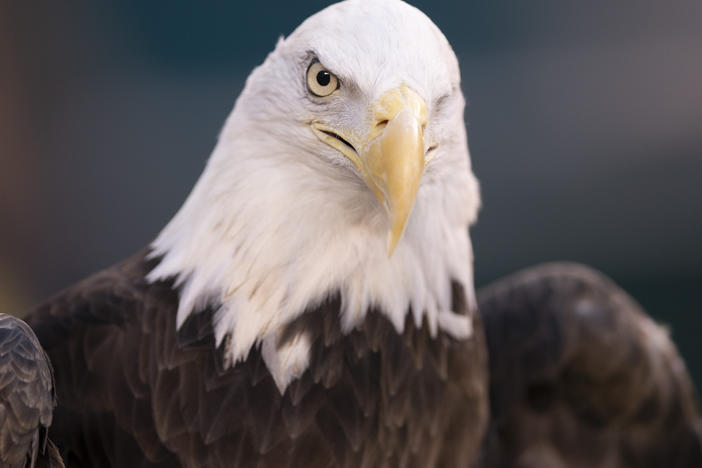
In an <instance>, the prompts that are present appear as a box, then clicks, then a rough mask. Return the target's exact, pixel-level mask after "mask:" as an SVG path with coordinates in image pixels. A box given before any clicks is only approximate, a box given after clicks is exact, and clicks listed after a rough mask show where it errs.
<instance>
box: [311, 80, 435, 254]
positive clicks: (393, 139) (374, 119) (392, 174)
mask: <svg viewBox="0 0 702 468" xmlns="http://www.w3.org/2000/svg"><path fill="white" fill-rule="evenodd" d="M426 121H427V111H426V105H425V104H424V101H423V100H422V98H421V97H419V95H418V94H417V93H415V92H414V91H412V90H411V89H409V88H408V87H406V86H400V87H399V88H395V89H392V90H390V91H388V92H387V93H386V94H385V95H383V96H382V97H381V98H380V99H379V100H378V101H377V102H376V103H374V104H373V106H372V107H371V123H370V128H368V129H367V130H365V131H364V132H362V133H363V134H361V135H358V134H355V133H354V132H343V133H342V132H340V131H339V130H338V129H334V128H331V127H328V126H326V125H324V124H321V123H319V122H312V124H311V125H312V129H313V131H314V133H315V134H316V135H317V137H318V138H319V139H320V140H322V141H323V142H325V143H327V144H328V145H330V146H332V147H333V148H335V149H337V150H338V151H340V152H341V153H342V154H343V155H344V156H346V157H347V158H348V159H349V160H350V161H351V162H352V163H353V164H354V165H355V166H356V167H357V168H358V170H359V172H360V173H361V175H362V177H363V180H364V181H365V183H366V185H368V188H370V189H371V191H372V192H373V193H374V194H375V197H376V198H377V199H378V202H379V203H380V204H381V206H383V208H384V209H385V211H386V213H387V214H388V217H389V219H390V232H389V236H388V257H390V256H392V253H393V252H394V250H395V247H397V243H398V242H399V241H400V238H401V237H402V233H403V232H404V231H405V226H406V225H407V221H408V219H409V216H410V213H411V212H412V207H413V206H414V200H415V198H416V197H417V190H418V189H419V181H420V179H421V178H422V174H423V172H424V164H425V160H424V127H425V126H426ZM356 148H358V150H356Z"/></svg>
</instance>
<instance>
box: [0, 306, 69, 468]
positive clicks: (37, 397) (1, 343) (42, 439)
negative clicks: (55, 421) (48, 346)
mask: <svg viewBox="0 0 702 468" xmlns="http://www.w3.org/2000/svg"><path fill="white" fill-rule="evenodd" d="M53 381H54V378H53V371H52V369H51V363H50V362H49V359H48V357H47V356H46V354H45V353H44V350H43V349H42V347H41V345H40V344H39V340H37V337H36V335H35V334H34V332H33V331H32V329H31V328H30V327H29V326H28V325H27V324H26V323H24V322H23V321H22V320H20V319H18V318H16V317H13V316H11V315H6V314H0V465H2V466H7V467H25V466H27V467H32V468H34V467H42V466H46V467H63V463H62V462H61V459H60V457H59V455H58V452H57V450H56V448H55V447H54V445H53V444H52V443H51V442H50V441H49V440H48V429H49V426H51V420H52V413H53V410H54V406H55V405H56V397H55V393H54V383H53Z"/></svg>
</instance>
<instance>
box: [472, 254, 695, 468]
mask: <svg viewBox="0 0 702 468" xmlns="http://www.w3.org/2000/svg"><path fill="white" fill-rule="evenodd" d="M478 298H479V304H480V309H481V313H482V315H483V320H484V323H485V333H486V336H487V344H488V350H489V356H490V359H489V361H490V373H491V381H490V398H491V413H492V415H491V426H490V431H489V436H488V441H487V447H486V453H485V455H484V463H483V466H485V467H520V468H532V467H533V468H536V467H539V468H559V467H574V468H579V467H582V468H586V467H601V468H610V467H611V468H615V467H616V468H660V467H667V468H693V467H699V466H702V418H700V414H699V411H698V407H697V402H696V395H695V391H694V388H693V386H692V383H691V380H690V377H689V375H688V373H687V371H686V369H685V365H684V363H683V361H682V359H681V358H680V356H679V355H678V353H677V350H676V349H675V346H674V345H673V343H672V341H671V340H670V338H669V336H668V334H667V332H666V330H665V329H664V328H662V327H660V326H659V325H657V324H656V323H654V322H653V320H651V319H650V318H649V317H648V316H646V315H645V313H644V312H643V311H642V310H641V309H640V308H639V306H638V305H637V304H636V303H635V302H634V301H633V300H632V299H631V298H630V297H628V296H627V295H626V293H624V292H623V291H622V290H621V289H619V288H618V287H617V286H616V285H615V284H613V283H612V282H611V281H610V280H608V279H607V278H605V277H604V276H602V275H601V274H599V273H597V272H595V271H593V270H591V269H588V268H586V267H583V266H579V265H572V264H551V265H545V266H541V267H535V268H531V269H529V270H526V271H524V272H522V273H518V274H516V275H514V276H511V277H508V278H505V279H503V280H501V281H499V282H497V283H496V284H494V285H491V286H489V287H487V288H486V289H484V290H481V291H479V294H478Z"/></svg>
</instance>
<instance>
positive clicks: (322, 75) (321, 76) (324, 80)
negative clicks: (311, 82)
mask: <svg viewBox="0 0 702 468" xmlns="http://www.w3.org/2000/svg"><path fill="white" fill-rule="evenodd" d="M330 81H331V73H329V72H328V71H326V70H322V71H320V72H319V73H317V83H319V85H320V86H327V85H328V84H329V82H330Z"/></svg>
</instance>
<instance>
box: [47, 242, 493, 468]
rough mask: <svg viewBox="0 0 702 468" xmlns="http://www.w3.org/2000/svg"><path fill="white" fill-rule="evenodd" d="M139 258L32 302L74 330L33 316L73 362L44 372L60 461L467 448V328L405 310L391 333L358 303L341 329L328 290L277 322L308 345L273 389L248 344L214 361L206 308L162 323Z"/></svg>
mask: <svg viewBox="0 0 702 468" xmlns="http://www.w3.org/2000/svg"><path fill="white" fill-rule="evenodd" d="M148 269H149V262H146V261H144V260H143V257H142V256H139V257H137V258H136V259H134V260H132V261H131V262H126V263H124V264H122V265H120V266H118V267H116V268H115V269H113V270H107V271H106V272H103V273H101V274H99V275H97V276H95V277H94V278H93V279H91V280H89V281H88V282H84V283H82V284H80V285H78V286H77V287H76V288H74V290H69V291H68V292H66V293H64V296H65V297H64V300H63V301H61V300H56V299H55V300H54V301H52V302H51V303H49V304H52V307H50V308H48V309H45V310H43V311H42V313H41V314H37V315H44V314H61V315H64V316H65V317H66V319H67V321H64V322H63V323H64V324H65V325H66V329H65V331H66V332H68V330H70V333H72V334H75V333H79V334H81V335H82V339H73V340H70V341H69V342H68V343H67V342H66V341H62V340H54V341H55V342H57V343H62V344H60V345H57V346H56V347H53V348H52V347H51V345H50V343H51V341H52V340H51V337H49V336H46V335H48V334H51V333H54V334H55V333H60V331H57V330H56V328H55V327H54V329H53V330H48V329H43V328H42V327H41V323H39V322H38V321H37V320H36V317H37V315H35V321H36V322H37V323H35V328H36V329H37V330H38V333H39V334H40V335H41V334H44V336H43V337H41V339H42V342H44V343H48V345H47V351H48V352H49V353H50V354H51V355H52V359H61V360H66V359H69V360H71V362H72V363H73V365H72V369H73V373H74V375H70V374H66V373H64V374H63V375H57V387H58V390H59V395H60V397H61V398H62V405H60V406H59V408H58V410H57V411H59V412H63V413H64V414H63V417H57V420H58V421H60V423H58V425H57V426H56V427H55V432H56V435H55V437H56V439H58V441H59V442H60V443H63V444H62V445H64V446H68V447H73V448H74V449H73V451H74V452H75V453H73V455H72V456H73V457H74V460H70V459H69V464H71V466H74V465H77V466H81V464H82V465H84V466H98V464H104V465H105V466H107V465H109V466H128V465H127V464H129V465H130V466H177V465H179V464H182V465H184V466H192V467H204V466H207V467H217V466H228V467H232V466H234V467H237V466H238V467H253V466H259V467H268V466H270V467H291V468H292V467H299V466H306V467H329V466H339V467H362V466H366V467H383V466H387V467H400V466H407V467H413V466H422V467H430V466H457V465H458V464H461V463H468V460H470V458H471V457H473V456H474V455H475V453H476V451H477V446H476V445H477V443H478V441H479V440H480V437H479V434H481V433H482V431H483V429H484V426H485V424H486V420H487V407H486V393H487V388H486V384H485V382H486V379H484V378H477V376H478V375H480V376H481V377H482V376H483V375H484V373H485V372H486V371H485V365H486V362H485V360H486V358H485V354H484V344H483V337H482V332H481V331H479V332H476V335H475V338H473V339H471V340H467V341H455V340H453V339H452V338H450V337H448V336H446V335H443V334H439V335H438V336H437V337H432V336H431V335H430V334H429V332H428V330H427V327H426V326H424V327H421V328H417V327H416V326H415V325H414V323H413V321H412V320H411V319H408V320H407V323H406V327H405V330H404V332H403V333H402V334H398V333H397V331H396V330H395V328H394V326H393V325H392V324H391V323H390V322H389V321H388V320H387V319H386V318H385V317H384V316H383V315H382V314H380V313H378V312H376V311H370V312H369V313H368V315H367V318H366V320H365V321H364V323H363V325H362V326H361V327H359V328H357V329H355V330H353V331H352V332H351V333H348V334H343V333H342V332H341V327H340V323H339V307H340V303H339V302H340V301H339V300H338V299H336V298H332V299H330V300H328V301H327V302H325V303H323V304H322V305H320V306H319V307H317V308H315V309H313V310H309V311H307V312H306V313H305V314H303V315H302V316H300V317H299V318H298V319H296V320H295V321H294V322H292V323H290V324H289V325H288V326H287V328H286V330H285V331H284V333H283V334H282V337H281V344H284V342H285V340H287V339H292V338H293V337H295V336H296V335H297V334H298V333H300V332H301V331H303V330H304V331H305V333H307V334H309V336H310V338H311V339H310V342H311V343H312V346H311V356H310V365H309V368H308V369H307V371H305V373H304V374H303V375H302V377H300V378H299V379H297V380H295V381H294V382H293V383H291V384H290V386H289V387H288V388H287V389H286V391H285V392H284V394H283V395H281V394H280V392H279V391H278V389H277V387H276V385H275V383H274V381H273V378H272V377H271V375H270V373H269V371H268V368H267V367H266V365H265V363H264V361H263V358H262V356H261V353H260V351H259V349H258V348H256V349H254V350H252V352H251V353H250V354H249V356H248V358H247V359H246V360H245V361H244V362H240V363H238V364H237V365H235V366H233V367H229V368H227V367H226V366H225V365H224V362H225V361H224V355H225V354H224V352H223V351H222V348H221V347H220V349H217V348H216V346H215V342H214V336H213V331H212V315H213V314H212V312H211V311H203V312H201V313H199V314H195V315H193V316H191V317H190V318H189V319H188V321H186V323H185V324H184V325H183V326H182V327H181V328H180V330H176V324H175V320H174V319H173V317H174V314H175V309H176V308H177V294H176V293H175V292H174V291H173V289H172V285H171V284H169V283H155V284H148V283H146V282H145V281H143V277H144V273H145V272H146V271H148ZM69 296H70V297H69ZM76 297H79V298H80V299H79V300H77V301H76ZM456 297H461V292H460V291H458V290H457V291H456ZM57 304H58V306H57ZM69 304H70V305H71V307H69ZM98 304H99V306H98ZM61 305H63V307H62V306H61ZM456 305H457V306H459V307H461V306H464V305H463V304H462V303H460V304H459V303H457V304H456ZM65 308H72V309H73V312H72V313H70V312H69V311H67V310H66V309H65ZM76 311H77V312H78V313H76ZM408 316H409V315H408ZM68 321H70V322H71V323H68ZM478 330H480V328H479V327H478ZM86 386H89V387H91V388H94V391H90V392H85V391H84V388H85V387H86ZM74 395H83V396H82V397H80V398H75V399H73V396H74ZM85 395H100V398H96V399H95V401H90V400H89V401H86V400H85ZM78 426H80V427H78ZM78 428H79V429H80V430H76V429H78ZM459 428H460V430H458V429H459ZM76 434H80V435H76ZM76 437H81V438H83V440H75V438H76ZM86 437H96V438H100V439H102V440H100V442H101V443H99V444H91V443H89V441H87V440H85V438H86ZM88 446H90V447H91V450H90V451H85V452H81V449H80V448H81V447H88ZM96 447H103V449H101V450H100V453H96ZM447 454H450V456H451V457H452V458H451V459H445V457H447V456H448V455H447ZM442 457H444V458H442ZM125 458H126V459H125ZM71 461H73V463H71ZM232 461H234V463H232ZM100 466H103V465H100Z"/></svg>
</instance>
